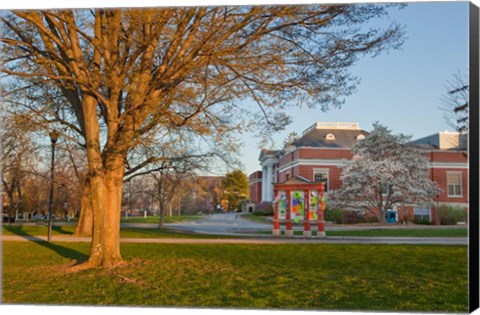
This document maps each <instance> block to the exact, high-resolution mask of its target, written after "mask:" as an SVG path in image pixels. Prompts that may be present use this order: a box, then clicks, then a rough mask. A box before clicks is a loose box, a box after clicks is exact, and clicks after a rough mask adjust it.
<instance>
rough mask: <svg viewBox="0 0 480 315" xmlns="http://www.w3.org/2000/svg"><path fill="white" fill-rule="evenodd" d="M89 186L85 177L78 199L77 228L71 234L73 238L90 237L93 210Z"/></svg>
mask: <svg viewBox="0 0 480 315" xmlns="http://www.w3.org/2000/svg"><path fill="white" fill-rule="evenodd" d="M90 185H91V184H90V179H89V177H88V176H86V178H85V182H84V183H83V186H82V197H81V199H80V217H79V218H78V224H77V228H76V229H75V233H74V234H73V235H74V236H79V237H80V236H83V237H89V236H92V232H93V210H92V197H91V191H90Z"/></svg>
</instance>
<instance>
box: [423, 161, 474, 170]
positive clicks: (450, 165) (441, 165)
mask: <svg viewBox="0 0 480 315" xmlns="http://www.w3.org/2000/svg"><path fill="white" fill-rule="evenodd" d="M429 166H430V168H457V169H460V168H461V169H468V163H462V162H433V163H432V162H430V165H429Z"/></svg>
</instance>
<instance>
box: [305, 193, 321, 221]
mask: <svg viewBox="0 0 480 315" xmlns="http://www.w3.org/2000/svg"><path fill="white" fill-rule="evenodd" d="M309 201H310V203H309V204H310V207H309V211H308V219H309V220H317V218H318V214H317V211H318V206H319V205H318V191H316V190H310V198H309Z"/></svg>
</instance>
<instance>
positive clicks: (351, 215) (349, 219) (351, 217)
mask: <svg viewBox="0 0 480 315" xmlns="http://www.w3.org/2000/svg"><path fill="white" fill-rule="evenodd" d="M362 219H363V216H361V215H360V214H359V213H358V212H356V211H345V212H344V215H343V224H357V223H362Z"/></svg>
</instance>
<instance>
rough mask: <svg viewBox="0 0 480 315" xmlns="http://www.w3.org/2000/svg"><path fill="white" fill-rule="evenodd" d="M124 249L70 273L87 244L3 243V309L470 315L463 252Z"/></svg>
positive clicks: (324, 247)
mask: <svg viewBox="0 0 480 315" xmlns="http://www.w3.org/2000/svg"><path fill="white" fill-rule="evenodd" d="M121 246H122V255H123V257H124V259H126V261H128V262H129V264H128V265H127V266H123V267H119V268H115V269H110V270H101V269H97V270H89V271H82V272H78V273H71V272H69V271H68V268H67V267H66V265H67V264H69V263H71V261H72V259H85V258H86V257H87V256H86V255H87V253H88V251H89V245H88V244H86V243H55V242H54V243H52V244H48V243H45V242H42V243H32V242H4V243H3V251H4V256H3V267H4V268H3V303H16V304H69V305H71V304H82V305H85V304H88V305H130V306H134V305H137V306H165V307H168V306H170V307H180V306H184V307H209V308H217V307H218V308H242V309H246V308H254V309H262V308H268V309H308V310H332V309H341V310H382V311H384V310H385V311H436V312H467V302H468V300H467V284H468V282H467V280H468V277H467V247H466V246H427V245H423V246H420V245H419V246H412V245H410V246H406V245H329V244H289V245H271V244H270V245H260V244H259V245H207V244H195V245H189V244H181V245H173V244H122V245H121ZM62 266H63V267H62Z"/></svg>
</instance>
